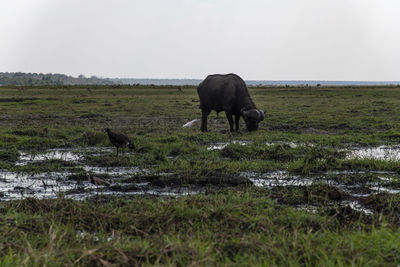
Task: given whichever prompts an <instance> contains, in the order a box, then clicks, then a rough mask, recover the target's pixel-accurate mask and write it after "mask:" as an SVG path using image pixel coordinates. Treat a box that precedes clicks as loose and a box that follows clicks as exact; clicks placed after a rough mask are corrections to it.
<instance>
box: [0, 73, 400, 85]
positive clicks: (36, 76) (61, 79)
mask: <svg viewBox="0 0 400 267" xmlns="http://www.w3.org/2000/svg"><path fill="white" fill-rule="evenodd" d="M201 81H202V80H200V79H136V78H132V79H125V78H99V77H96V76H91V77H85V76H84V75H79V76H78V77H72V76H68V75H65V74H52V73H47V74H43V73H24V72H0V86H6V85H12V86H13V85H14V86H43V85H50V86H52V85H57V86H59V85H131V86H139V85H143V86H171V85H172V86H182V87H184V86H197V85H199V84H200V83H201ZM245 82H246V84H247V85H248V86H252V87H264V86H279V87H280V86H286V87H289V86H301V87H303V86H305V87H308V86H387V85H400V82H399V81H318V80H307V81H306V80H304V81H301V80H298V81H295V80H292V81H285V80H281V81H279V80H277V81H272V80H246V81H245Z"/></svg>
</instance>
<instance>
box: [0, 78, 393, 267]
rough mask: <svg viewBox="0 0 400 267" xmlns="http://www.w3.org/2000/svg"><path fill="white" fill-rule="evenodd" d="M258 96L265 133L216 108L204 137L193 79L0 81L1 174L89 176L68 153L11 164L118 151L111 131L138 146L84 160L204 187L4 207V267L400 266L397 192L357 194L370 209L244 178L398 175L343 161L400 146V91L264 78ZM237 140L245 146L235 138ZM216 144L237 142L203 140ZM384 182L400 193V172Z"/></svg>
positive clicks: (369, 163) (318, 189)
mask: <svg viewBox="0 0 400 267" xmlns="http://www.w3.org/2000/svg"><path fill="white" fill-rule="evenodd" d="M250 94H251V95H252V97H253V99H254V102H255V103H256V104H257V106H258V108H260V109H263V110H265V111H266V118H265V120H264V121H263V122H262V123H261V124H260V130H258V131H256V132H251V133H248V132H246V131H245V128H244V123H243V121H241V131H240V132H239V133H229V132H228V131H227V130H228V129H229V126H228V122H227V120H226V118H225V116H224V114H222V113H221V114H220V116H219V117H217V116H216V114H215V113H212V114H211V115H210V116H209V130H210V132H207V133H201V132H200V130H199V128H200V126H199V125H198V126H196V127H194V128H190V129H183V128H182V125H183V124H184V123H186V122H188V121H190V120H193V119H196V118H200V116H201V112H200V109H199V102H198V96H197V93H196V90H195V88H194V87H184V88H183V90H182V92H180V91H178V88H177V87H167V86H164V87H154V86H148V87H146V86H112V87H107V86H92V87H86V86H84V87H79V86H71V87H68V86H61V87H51V86H49V87H25V88H23V90H21V88H19V87H1V88H0V104H1V105H0V112H1V120H0V126H1V127H0V169H3V170H4V169H7V170H10V171H17V172H24V173H39V172H44V171H46V172H50V171H63V170H65V171H68V172H71V175H70V176H69V178H68V179H71V180H77V181H80V180H86V179H87V176H86V173H85V172H84V171H83V169H82V168H81V166H80V165H79V164H76V163H72V162H66V161H62V160H53V161H43V162H36V163H30V164H28V165H26V166H18V165H16V164H15V163H16V161H17V160H18V157H19V155H20V152H19V151H20V150H23V151H28V152H32V153H40V152H41V151H43V150H45V149H49V148H62V147H71V148H76V149H78V148H83V149H84V148H87V147H92V146H97V147H105V146H111V144H110V143H109V140H108V138H107V136H106V134H104V133H103V132H102V131H101V129H102V128H104V127H109V128H113V129H118V130H120V131H122V132H124V133H126V134H127V135H129V136H130V137H131V139H132V141H134V143H135V144H136V146H137V147H138V150H137V151H136V152H135V153H133V154H125V155H121V156H120V157H118V158H116V157H115V156H114V154H115V152H111V153H106V154H104V155H102V156H98V155H92V154H90V153H86V152H85V153H84V159H83V162H84V164H88V165H91V166H102V167H116V166H123V167H133V166H138V167H141V168H148V169H150V170H152V171H153V173H151V174H149V175H147V176H146V175H136V176H132V177H130V178H128V180H129V181H131V182H132V186H135V183H136V182H138V181H142V180H143V179H144V180H147V181H149V182H150V184H151V185H185V186H193V187H199V186H201V187H204V189H205V193H204V194H200V195H194V196H185V197H178V198H168V197H149V196H147V197H124V198H112V197H111V198H102V197H98V198H95V199H92V200H87V201H73V200H68V199H65V198H63V197H62V196H60V198H58V199H54V200H38V199H25V200H21V201H7V202H0V212H1V215H2V216H0V225H1V226H2V227H0V235H1V236H2V239H1V241H0V265H4V266H15V265H29V266H31V265H33V266H42V265H47V266H59V265H75V266H76V265H78V266H87V265H108V264H116V265H127V266H128V265H172V266H187V265H190V264H192V265H198V266H224V265H225V266H242V265H244V266H265V265H266V266H268V265H271V266H297V265H307V266H330V265H331V266H333V265H346V266H347V265H356V266H358V265H371V266H382V265H388V266H390V265H393V266H396V265H398V264H400V257H399V256H398V253H397V251H398V250H399V244H400V243H399V242H398V239H399V235H400V228H399V218H400V210H399V209H398V204H400V203H399V202H400V199H399V196H398V194H387V193H380V194H374V195H371V196H369V197H363V198H361V199H360V202H361V203H362V204H363V205H364V206H365V207H367V208H368V209H370V210H372V211H373V212H374V213H373V215H367V214H364V213H362V212H359V211H355V210H352V209H350V208H349V207H344V206H342V205H340V202H341V201H351V200H353V198H352V197H351V196H350V195H349V194H348V193H347V192H345V191H343V190H340V189H337V188H335V187H333V186H329V185H327V184H325V183H323V181H322V182H321V184H314V185H312V186H297V187H296V186H292V187H276V188H273V189H270V190H268V189H260V188H255V187H254V186H252V185H249V184H248V182H246V181H245V180H243V179H239V178H238V177H239V173H240V172H249V171H253V172H260V173H263V172H269V171H278V170H286V171H288V172H289V173H290V174H293V175H307V176H310V177H313V175H314V176H316V175H320V174H323V176H324V177H325V178H324V179H325V180H328V179H329V180H331V179H333V180H335V181H340V182H343V183H347V184H361V185H363V184H366V183H371V182H373V183H379V182H381V183H383V182H382V181H381V180H380V179H379V178H378V177H377V175H376V174H373V173H372V172H373V171H386V172H388V171H390V172H393V173H394V174H395V175H396V177H398V174H400V164H399V162H397V161H383V160H371V159H348V158H346V152H345V151H344V150H343V149H346V147H348V146H354V145H358V146H367V145H381V144H392V145H395V144H398V142H399V139H400V119H398V118H399V114H400V90H399V87H391V86H388V87H318V88H294V87H290V88H282V87H266V88H250ZM239 140H241V141H247V142H248V144H247V145H245V146H243V145H241V144H238V143H234V142H233V141H239ZM219 142H222V143H228V145H227V146H226V147H225V148H223V149H222V150H209V149H208V147H210V146H211V145H213V144H216V143H219ZM292 142H293V143H295V144H297V146H293V145H290V144H291V143H292ZM270 143H272V144H270ZM335 171H363V172H364V173H360V174H358V173H352V174H339V175H333V173H334V172H335ZM159 172H162V173H167V175H164V176H161V175H158V174H157V173H159ZM103 178H106V177H103ZM385 185H391V186H392V187H395V188H396V187H397V188H398V185H399V179H394V180H391V181H388V182H385ZM304 207H305V208H304ZM308 209H310V210H308Z"/></svg>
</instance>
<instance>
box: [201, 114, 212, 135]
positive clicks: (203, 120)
mask: <svg viewBox="0 0 400 267" xmlns="http://www.w3.org/2000/svg"><path fill="white" fill-rule="evenodd" d="M209 114H210V111H209V110H207V109H202V110H201V126H200V130H201V131H202V132H207V117H208V115H209Z"/></svg>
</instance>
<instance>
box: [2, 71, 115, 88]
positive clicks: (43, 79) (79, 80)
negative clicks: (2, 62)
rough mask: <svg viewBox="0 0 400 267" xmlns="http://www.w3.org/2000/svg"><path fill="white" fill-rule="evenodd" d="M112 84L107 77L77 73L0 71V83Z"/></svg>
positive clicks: (31, 84) (20, 84)
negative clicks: (69, 74)
mask: <svg viewBox="0 0 400 267" xmlns="http://www.w3.org/2000/svg"><path fill="white" fill-rule="evenodd" d="M89 84H90V85H112V84H114V83H113V82H112V81H110V80H108V79H103V78H98V77H95V76H91V77H85V76H83V75H79V76H78V77H72V76H68V75H65V74H52V73H47V74H43V73H24V72H0V85H3V86H4V85H19V86H34V85H89Z"/></svg>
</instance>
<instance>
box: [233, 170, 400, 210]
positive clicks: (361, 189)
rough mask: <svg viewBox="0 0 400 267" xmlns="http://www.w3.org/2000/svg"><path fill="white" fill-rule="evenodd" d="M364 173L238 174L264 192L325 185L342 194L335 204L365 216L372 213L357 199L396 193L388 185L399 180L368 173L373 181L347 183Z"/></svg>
mask: <svg viewBox="0 0 400 267" xmlns="http://www.w3.org/2000/svg"><path fill="white" fill-rule="evenodd" d="M366 174H367V173H365V172H349V171H336V172H330V173H325V174H316V175H310V176H299V175H291V174H289V173H288V172H287V171H273V172H267V173H257V172H242V173H241V174H240V175H241V176H242V177H246V178H248V179H249V180H250V181H251V182H253V184H254V185H255V186H258V187H264V188H268V189H271V188H274V187H298V186H311V185H327V186H330V187H335V188H337V189H338V190H339V191H341V192H343V193H345V195H344V198H345V199H344V200H341V201H339V203H340V205H345V206H349V207H350V208H352V209H353V210H356V211H362V212H363V213H365V214H367V215H369V214H372V213H373V212H372V211H371V210H369V209H367V208H365V207H363V206H362V205H361V204H360V203H359V200H360V199H361V198H365V197H369V196H371V195H372V194H377V193H389V194H398V193H400V188H392V187H390V182H391V181H393V179H399V178H400V177H398V175H397V174H394V173H385V172H369V173H368V174H369V175H373V176H374V177H376V181H374V182H362V183H357V182H354V183H353V182H352V181H351V177H354V176H357V175H366ZM346 175H351V176H349V177H350V178H347V179H343V178H344V177H348V176H346ZM387 185H389V186H387ZM346 195H347V196H346Z"/></svg>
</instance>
